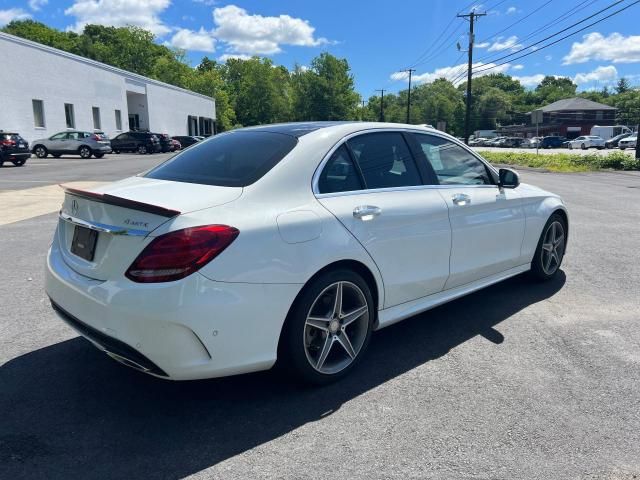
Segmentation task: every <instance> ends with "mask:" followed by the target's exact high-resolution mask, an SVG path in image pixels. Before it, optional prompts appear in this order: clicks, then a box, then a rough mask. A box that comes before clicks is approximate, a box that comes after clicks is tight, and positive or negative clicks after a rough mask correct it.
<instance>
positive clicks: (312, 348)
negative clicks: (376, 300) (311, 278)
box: [303, 281, 369, 375]
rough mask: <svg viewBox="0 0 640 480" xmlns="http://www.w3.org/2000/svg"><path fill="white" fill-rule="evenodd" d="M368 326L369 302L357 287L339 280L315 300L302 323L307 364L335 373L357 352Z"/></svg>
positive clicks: (356, 354) (365, 335) (353, 357)
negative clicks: (303, 324)
mask: <svg viewBox="0 0 640 480" xmlns="http://www.w3.org/2000/svg"><path fill="white" fill-rule="evenodd" d="M368 330H369V305H368V304H367V300H366V297H365V295H364V293H363V292H362V290H361V289H360V287H358V286H357V285H356V284H355V283H352V282H347V281H340V282H335V283H332V284H331V285H329V286H328V287H326V288H325V289H324V290H323V291H322V292H321V293H320V294H319V295H318V296H317V297H316V299H315V300H314V302H313V304H312V305H311V309H310V310H309V313H308V314H307V318H306V321H305V327H304V334H303V336H304V338H303V341H304V350H305V354H306V357H307V360H308V362H309V364H310V365H311V366H312V367H313V368H314V369H315V370H316V371H318V372H320V373H323V374H329V375H331V374H336V373H338V372H340V371H342V370H344V369H345V368H347V367H348V366H349V365H350V364H351V363H352V362H353V361H354V360H355V359H356V357H357V356H358V354H359V353H360V350H361V349H362V346H363V345H364V342H365V340H366V338H367V333H368Z"/></svg>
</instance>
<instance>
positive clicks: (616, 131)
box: [591, 125, 631, 140]
mask: <svg viewBox="0 0 640 480" xmlns="http://www.w3.org/2000/svg"><path fill="white" fill-rule="evenodd" d="M621 133H631V129H630V128H629V127H625V126H624V125H614V126H605V127H601V126H600V125H594V126H593V127H591V135H597V136H598V137H602V138H604V139H605V140H609V139H610V138H613V137H615V136H616V135H620V134H621Z"/></svg>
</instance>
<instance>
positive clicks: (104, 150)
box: [93, 145, 112, 153]
mask: <svg viewBox="0 0 640 480" xmlns="http://www.w3.org/2000/svg"><path fill="white" fill-rule="evenodd" d="M93 151H94V152H100V153H111V152H112V150H111V145H100V146H98V147H95V148H93Z"/></svg>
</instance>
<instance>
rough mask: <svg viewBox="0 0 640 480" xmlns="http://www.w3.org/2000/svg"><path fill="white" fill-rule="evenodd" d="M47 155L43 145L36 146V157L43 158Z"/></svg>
mask: <svg viewBox="0 0 640 480" xmlns="http://www.w3.org/2000/svg"><path fill="white" fill-rule="evenodd" d="M46 156H47V151H46V150H45V148H44V147H38V148H36V157H38V158H44V157H46Z"/></svg>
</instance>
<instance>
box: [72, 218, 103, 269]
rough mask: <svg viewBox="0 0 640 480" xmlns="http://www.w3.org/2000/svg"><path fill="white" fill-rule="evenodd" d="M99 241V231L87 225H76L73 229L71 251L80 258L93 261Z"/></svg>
mask: <svg viewBox="0 0 640 480" xmlns="http://www.w3.org/2000/svg"><path fill="white" fill-rule="evenodd" d="M97 243H98V232H97V231H95V230H91V229H90V228H87V227H81V226H80V225H76V226H75V227H74V230H73V240H72V241H71V253H73V254H74V255H77V256H78V257H80V258H84V259H85V260H87V261H89V262H92V261H93V257H94V255H95V253H96V244H97Z"/></svg>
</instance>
